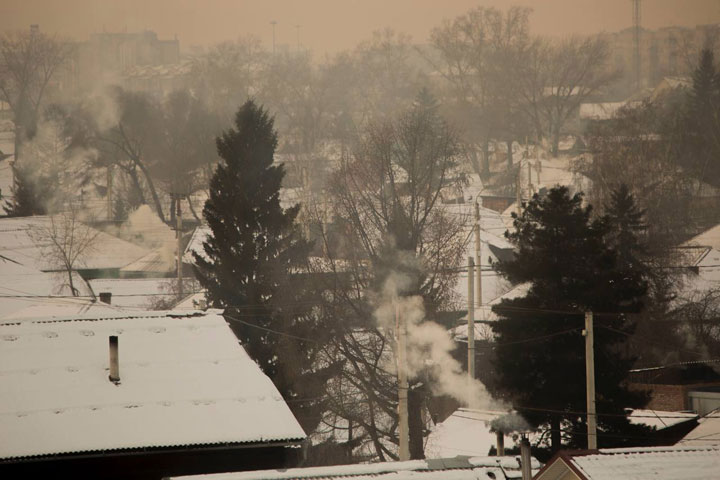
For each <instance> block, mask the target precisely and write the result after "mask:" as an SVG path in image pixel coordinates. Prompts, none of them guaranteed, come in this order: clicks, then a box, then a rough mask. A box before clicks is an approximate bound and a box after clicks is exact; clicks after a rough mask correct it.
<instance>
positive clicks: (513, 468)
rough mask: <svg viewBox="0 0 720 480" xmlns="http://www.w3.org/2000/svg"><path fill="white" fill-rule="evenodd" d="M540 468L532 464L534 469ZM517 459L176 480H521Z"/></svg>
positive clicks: (438, 461)
mask: <svg viewBox="0 0 720 480" xmlns="http://www.w3.org/2000/svg"><path fill="white" fill-rule="evenodd" d="M539 467H540V464H539V463H537V461H536V460H533V469H534V470H537V469H538V468H539ZM521 476H522V475H521V472H520V463H519V459H518V458H517V457H467V456H458V457H454V458H445V459H435V460H410V461H407V462H381V463H368V464H358V465H335V466H329V467H310V468H290V469H285V470H261V471H256V472H234V473H218V474H211V475H193V476H188V477H176V478H183V479H187V480H191V479H192V480H201V479H203V480H302V479H311V478H312V479H316V480H318V479H326V480H332V479H340V478H352V479H353V480H364V479H378V478H388V479H392V480H405V479H411V480H417V479H419V478H422V479H442V480H471V479H472V480H478V479H483V480H488V479H494V480H501V479H508V478H521Z"/></svg>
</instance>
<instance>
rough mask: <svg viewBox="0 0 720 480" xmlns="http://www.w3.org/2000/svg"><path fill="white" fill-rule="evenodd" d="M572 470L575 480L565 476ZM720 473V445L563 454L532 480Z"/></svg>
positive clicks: (700, 479) (633, 479) (669, 478)
mask: <svg viewBox="0 0 720 480" xmlns="http://www.w3.org/2000/svg"><path fill="white" fill-rule="evenodd" d="M568 471H571V472H572V474H573V476H572V477H565V476H563V475H564V474H565V473H567V472H568ZM718 471H720V446H708V447H647V448H609V449H600V450H582V451H562V452H560V453H558V454H557V455H556V456H555V457H553V458H552V459H551V460H550V461H549V462H548V463H547V464H546V465H545V467H543V469H542V470H541V471H540V472H539V473H538V474H537V475H536V476H535V477H533V478H535V480H549V479H557V478H578V479H580V480H616V479H618V478H623V479H628V480H646V479H647V480H675V479H678V478H682V479H683V480H705V479H708V478H715V477H716V476H717V473H718Z"/></svg>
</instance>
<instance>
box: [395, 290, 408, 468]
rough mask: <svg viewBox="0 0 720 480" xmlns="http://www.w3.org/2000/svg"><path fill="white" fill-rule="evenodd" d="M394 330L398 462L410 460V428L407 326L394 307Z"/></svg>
mask: <svg viewBox="0 0 720 480" xmlns="http://www.w3.org/2000/svg"><path fill="white" fill-rule="evenodd" d="M395 328H396V330H397V339H398V346H397V363H398V365H397V369H398V440H399V445H398V446H399V452H398V460H400V461H401V462H402V461H405V460H410V428H409V425H408V379H407V358H406V356H407V324H406V323H405V318H404V317H402V316H401V315H400V307H399V306H398V305H397V304H396V305H395Z"/></svg>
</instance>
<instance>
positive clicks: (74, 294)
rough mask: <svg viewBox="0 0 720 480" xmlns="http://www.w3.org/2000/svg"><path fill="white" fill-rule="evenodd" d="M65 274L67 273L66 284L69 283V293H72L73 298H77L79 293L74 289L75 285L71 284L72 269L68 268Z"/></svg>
mask: <svg viewBox="0 0 720 480" xmlns="http://www.w3.org/2000/svg"><path fill="white" fill-rule="evenodd" d="M67 273H68V282H70V292H71V293H72V296H73V297H77V296H79V293H80V292H78V291H77V290H76V289H75V284H74V283H73V275H72V268H68V271H67Z"/></svg>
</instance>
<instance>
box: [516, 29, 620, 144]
mask: <svg viewBox="0 0 720 480" xmlns="http://www.w3.org/2000/svg"><path fill="white" fill-rule="evenodd" d="M609 57H610V48H609V46H608V44H607V41H606V40H604V39H603V38H601V37H587V38H581V37H571V38H567V39H564V40H560V41H540V40H538V41H536V42H534V44H533V45H532V47H531V48H529V49H528V51H527V53H526V55H525V59H524V61H523V62H522V65H523V66H524V69H523V70H521V71H518V72H517V75H518V78H519V79H520V80H522V84H523V86H522V88H521V90H520V91H521V92H522V94H523V97H524V105H525V109H526V112H527V114H528V116H529V117H530V118H531V119H532V123H533V125H534V127H535V129H536V130H537V132H538V136H540V137H544V138H547V139H548V140H549V141H550V143H551V149H552V152H553V154H557V151H558V144H559V143H560V136H561V135H562V133H563V132H564V128H565V126H566V124H567V122H568V121H569V120H570V118H571V117H572V115H574V114H575V113H576V112H577V110H578V109H579V108H580V104H581V103H583V102H585V101H586V100H587V99H588V98H589V97H590V96H591V95H594V94H597V93H599V92H600V91H601V89H602V88H603V87H606V86H607V85H608V84H609V83H610V82H611V81H613V80H614V79H615V78H617V76H618V75H619V72H618V71H617V70H613V69H611V68H610V67H609V66H608V60H609Z"/></svg>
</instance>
